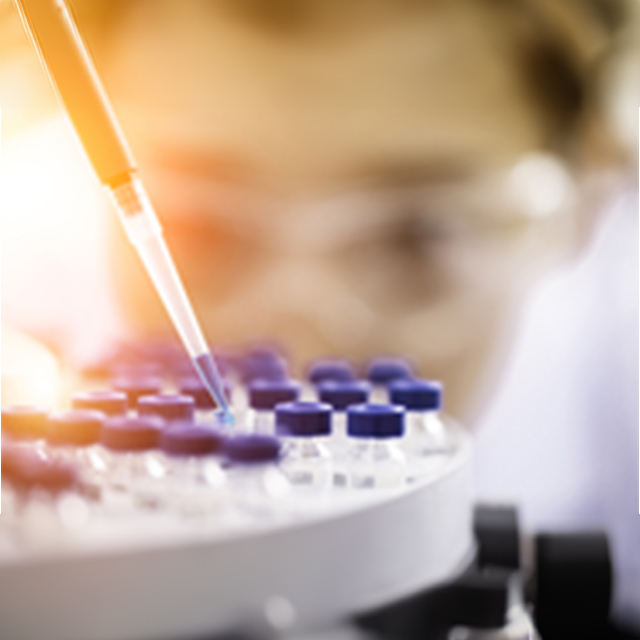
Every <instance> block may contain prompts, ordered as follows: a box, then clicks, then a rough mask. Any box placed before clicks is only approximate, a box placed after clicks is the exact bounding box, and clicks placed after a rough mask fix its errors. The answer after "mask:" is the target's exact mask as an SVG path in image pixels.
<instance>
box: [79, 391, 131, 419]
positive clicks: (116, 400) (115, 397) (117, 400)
mask: <svg viewBox="0 0 640 640" xmlns="http://www.w3.org/2000/svg"><path fill="white" fill-rule="evenodd" d="M71 406H72V407H73V408H74V409H92V410H94V411H102V413H104V414H105V415H108V416H117V415H124V414H126V413H127V409H128V403H127V394H126V393H123V392H122V391H114V390H112V389H95V390H91V391H79V392H78V393H74V394H73V396H72V398H71Z"/></svg>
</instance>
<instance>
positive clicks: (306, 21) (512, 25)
mask: <svg viewBox="0 0 640 640" xmlns="http://www.w3.org/2000/svg"><path fill="white" fill-rule="evenodd" d="M176 1H179V0H176ZM207 1H208V2H210V3H211V4H212V6H214V4H215V7H216V9H217V10H223V11H225V13H227V14H228V15H231V16H232V17H233V18H234V19H236V20H237V21H240V22H243V23H245V24H248V25H250V26H251V27H252V28H254V29H256V30H259V31H261V32H266V33H269V34H271V35H272V36H274V37H288V36H291V35H304V33H305V31H306V30H308V29H311V28H313V27H314V25H315V24H317V23H318V22H319V21H323V20H324V21H327V19H329V20H333V23H335V28H336V29H338V28H339V25H340V24H342V23H343V22H344V21H345V20H344V17H345V16H344V15H343V14H344V13H345V12H350V11H351V12H353V11H355V12H357V13H358V15H357V16H356V17H357V19H358V20H359V21H360V20H361V18H362V16H361V15H360V14H361V13H362V11H370V12H374V11H376V10H377V9H378V8H379V5H380V3H371V2H370V0H365V1H364V2H361V3H358V2H354V3H353V4H352V3H347V4H346V5H345V4H344V3H343V2H342V0H337V2H335V3H331V2H330V0H319V3H314V2H299V1H298V0H270V1H269V2H265V1H264V0H228V1H227V2H224V0H204V3H205V4H206V2H207ZM71 2H72V5H73V7H74V9H75V10H76V13H77V16H78V20H79V23H80V25H81V27H82V28H83V30H84V31H85V32H86V33H87V35H88V39H89V41H90V43H91V44H92V45H93V49H94V52H95V53H96V54H97V56H98V58H99V57H100V56H101V55H102V52H103V50H106V54H105V55H108V43H109V38H110V35H111V34H112V31H113V30H114V29H116V28H117V26H118V24H119V22H120V21H121V20H122V18H123V15H124V14H125V13H126V12H127V11H129V10H130V9H131V6H132V4H133V3H132V1H131V0H71ZM439 2H440V3H443V4H446V3H450V2H452V0H392V2H391V3H390V5H394V10H395V11H396V12H398V13H401V12H403V11H417V12H423V11H429V10H430V9H432V8H433V6H435V5H437V4H438V3H439ZM457 2H458V3H463V4H464V3H466V4H467V5H468V6H469V7H470V8H471V7H473V9H474V10H475V11H476V13H477V12H478V11H480V12H482V13H484V14H485V15H486V19H485V20H484V22H485V24H484V25H483V27H484V28H486V29H487V30H490V31H491V37H492V39H493V40H495V41H496V43H497V45H498V46H501V47H502V48H503V51H504V54H505V56H509V57H510V58H512V59H513V60H514V63H515V64H516V65H517V68H518V69H519V70H520V74H519V77H520V78H521V79H522V83H523V90H524V92H525V95H527V96H528V97H529V98H530V99H531V101H532V102H533V103H535V104H537V105H538V106H539V109H540V114H541V118H542V121H543V123H544V125H545V130H546V138H547V140H546V142H547V145H546V146H547V147H548V148H550V149H552V150H554V151H556V152H559V153H561V154H563V155H571V154H572V153H574V152H575V151H576V147H577V146H578V140H579V139H580V134H581V131H582V128H583V124H584V121H585V118H588V117H592V116H593V114H594V113H595V112H596V111H597V102H598V101H597V96H596V91H595V89H594V84H595V83H594V69H595V68H596V63H597V60H598V59H599V58H601V57H602V56H603V54H604V53H605V52H606V50H607V47H608V45H609V44H610V43H611V42H612V40H613V36H614V35H615V33H616V32H617V30H618V29H619V28H620V27H621V26H622V25H623V24H624V20H625V11H624V7H625V4H624V0H457ZM369 8H371V9H369ZM327 16H329V18H327ZM349 17H353V16H349ZM331 26H332V28H333V26H334V25H333V24H332V25H331ZM105 45H107V46H106V48H105Z"/></svg>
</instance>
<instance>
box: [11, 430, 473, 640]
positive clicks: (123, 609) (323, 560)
mask: <svg viewBox="0 0 640 640" xmlns="http://www.w3.org/2000/svg"><path fill="white" fill-rule="evenodd" d="M470 486H471V443H470V439H469V438H468V437H467V436H460V438H459V440H458V447H457V449H456V451H455V453H453V454H452V455H451V456H450V457H449V459H448V460H447V461H446V462H445V463H444V464H443V465H442V466H441V467H440V468H439V470H438V471H437V472H435V473H434V474H433V475H431V476H430V477H428V478H425V479H424V480H421V481H420V482H417V483H415V484H413V485H407V486H406V487H405V488H403V489H401V490H396V491H393V492H378V491H376V492H368V491H366V490H365V491H360V492H353V494H352V496H351V497H350V498H349V499H336V500H335V504H331V503H328V504H327V506H326V508H323V509H321V510H319V511H316V512H312V511H310V512H309V514H308V515H304V514H303V515H302V516H301V517H298V518H295V519H289V520H285V521H273V522H265V523H264V524H262V523H259V524H258V525H254V526H252V527H251V528H245V529H243V530H239V531H236V532H235V533H234V534H233V535H230V534H229V533H228V532H227V534H222V535H221V534H219V533H218V534H216V533H215V532H212V531H207V530H206V529H204V530H201V531H199V532H196V531H189V532H188V533H185V532H177V531H171V530H165V531H163V532H162V533H161V534H160V532H158V535H152V533H151V529H149V535H138V536H133V537H132V538H131V539H130V540H128V541H123V540H122V539H115V541H110V540H109V538H108V536H106V537H102V538H101V537H99V536H98V537H97V538H96V537H95V536H92V537H91V543H90V544H89V543H87V544H82V543H77V544H74V545H67V546H65V547H63V548H56V549H55V550H52V549H49V550H48V551H47V550H45V551H42V552H38V553H36V552H30V553H17V554H11V553H8V554H2V555H0V637H2V638H11V640H22V639H24V640H134V639H135V640H166V639H169V638H184V639H188V638H192V637H193V638H199V637H212V636H214V635H215V634H216V633H224V632H228V631H230V630H238V629H250V628H251V627H252V626H256V625H258V626H259V625H261V624H265V620H266V619H267V618H269V613H268V610H269V607H270V606H272V605H273V606H276V608H277V607H278V606H280V608H281V609H282V608H284V612H285V613H287V615H286V616H284V617H285V618H286V619H287V621H288V622H287V624H288V625H289V626H290V628H289V629H288V631H290V632H296V631H302V630H305V629H310V628H313V627H314V626H318V625H321V624H326V623H327V622H328V621H338V620H340V619H343V618H345V617H347V616H349V615H352V614H354V613H359V612H365V611H367V610H371V609H374V608H376V607H379V606H381V605H384V604H387V603H390V602H393V601H394V600H397V599H400V598H402V597H404V596H407V595H410V594H411V593H414V592H416V591H418V590H420V589H425V588H428V587H430V586H434V585H437V584H439V583H441V582H444V581H446V580H448V579H450V578H452V577H454V576H455V575H457V574H458V573H460V572H461V571H463V570H464V569H465V568H466V567H467V566H468V564H469V563H470V561H471V559H472V557H473V554H474V542H473V534H472V507H471V488H470ZM274 603H275V604H274ZM265 608H267V614H265Z"/></svg>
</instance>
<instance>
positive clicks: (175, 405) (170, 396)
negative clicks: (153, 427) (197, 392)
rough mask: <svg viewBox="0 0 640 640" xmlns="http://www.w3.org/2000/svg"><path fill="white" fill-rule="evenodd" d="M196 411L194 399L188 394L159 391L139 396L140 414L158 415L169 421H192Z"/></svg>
mask: <svg viewBox="0 0 640 640" xmlns="http://www.w3.org/2000/svg"><path fill="white" fill-rule="evenodd" d="M194 412H195V401H194V399H193V398H192V397H191V396H189V395H186V394H178V393H157V394H155V395H150V396H141V397H140V398H138V415H140V416H158V417H160V418H163V419H164V420H166V421H167V422H170V421H175V420H179V421H181V422H192V421H193V417H194Z"/></svg>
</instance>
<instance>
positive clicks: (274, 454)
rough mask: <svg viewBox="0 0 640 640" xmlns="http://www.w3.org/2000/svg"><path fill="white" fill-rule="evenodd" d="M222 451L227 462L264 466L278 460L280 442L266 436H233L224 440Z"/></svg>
mask: <svg viewBox="0 0 640 640" xmlns="http://www.w3.org/2000/svg"><path fill="white" fill-rule="evenodd" d="M223 451H224V454H225V456H226V457H227V459H228V460H229V462H232V463H234V462H235V463H239V464H264V463H267V462H276V461H277V460H278V459H279V458H280V442H279V441H278V439H277V438H274V437H272V436H267V435H260V434H252V435H247V436H234V437H232V438H228V439H227V440H225V442H224V445H223Z"/></svg>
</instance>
